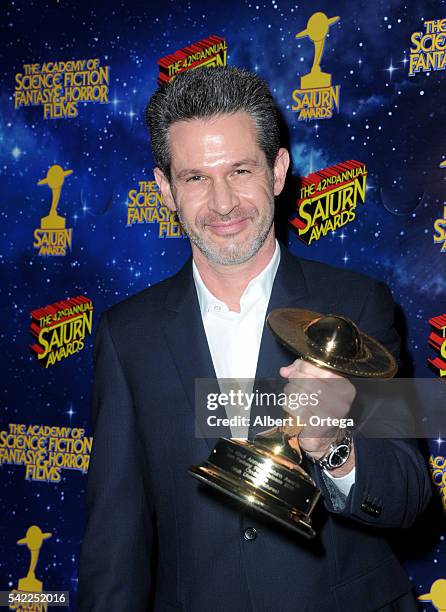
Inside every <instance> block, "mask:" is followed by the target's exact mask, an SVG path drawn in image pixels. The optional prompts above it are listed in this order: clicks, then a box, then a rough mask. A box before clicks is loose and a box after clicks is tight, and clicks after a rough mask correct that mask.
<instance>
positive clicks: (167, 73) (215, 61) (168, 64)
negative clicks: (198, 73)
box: [157, 36, 228, 85]
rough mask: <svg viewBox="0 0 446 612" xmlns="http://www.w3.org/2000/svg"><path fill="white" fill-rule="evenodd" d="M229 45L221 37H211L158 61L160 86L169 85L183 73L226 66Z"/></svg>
mask: <svg viewBox="0 0 446 612" xmlns="http://www.w3.org/2000/svg"><path fill="white" fill-rule="evenodd" d="M227 51H228V45H227V44H226V40H225V39H224V38H222V37H221V36H209V37H208V38H206V39H205V40H200V41H199V42H195V43H193V44H192V45H189V46H188V47H184V48H183V49H179V50H178V51H175V53H170V54H169V55H166V56H165V57H162V58H160V59H159V60H158V62H157V63H158V66H159V76H158V84H159V85H161V84H162V83H168V82H169V81H171V80H172V79H173V78H175V77H176V76H177V75H178V74H180V73H181V72H184V71H185V70H189V69H194V68H202V67H204V66H205V67H206V68H210V67H211V68H213V67H215V66H226V56H227Z"/></svg>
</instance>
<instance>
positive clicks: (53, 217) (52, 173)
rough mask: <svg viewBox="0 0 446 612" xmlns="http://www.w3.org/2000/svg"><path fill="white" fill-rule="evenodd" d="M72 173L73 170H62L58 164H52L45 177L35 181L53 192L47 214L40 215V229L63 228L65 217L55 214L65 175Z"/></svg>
mask: <svg viewBox="0 0 446 612" xmlns="http://www.w3.org/2000/svg"><path fill="white" fill-rule="evenodd" d="M72 173H73V170H64V169H63V168H62V167H61V166H59V165H58V164H54V165H53V166H51V168H49V170H48V172H47V175H46V177H45V178H43V179H42V180H40V181H39V182H38V183H37V184H38V185H48V187H49V188H50V189H51V191H52V194H53V197H52V201H51V209H50V212H49V215H47V216H46V217H42V219H41V221H40V229H45V230H47V229H51V230H56V229H57V230H58V229H65V218H64V217H61V216H60V215H58V214H57V205H58V204H59V200H60V194H61V192H62V186H63V184H64V181H65V177H66V176H69V175H70V174H72Z"/></svg>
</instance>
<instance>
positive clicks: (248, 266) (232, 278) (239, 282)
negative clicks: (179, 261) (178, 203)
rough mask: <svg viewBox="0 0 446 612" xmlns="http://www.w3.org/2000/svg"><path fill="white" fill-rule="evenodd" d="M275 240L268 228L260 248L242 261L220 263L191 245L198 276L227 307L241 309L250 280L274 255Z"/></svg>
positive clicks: (272, 232) (237, 310) (238, 310)
mask: <svg viewBox="0 0 446 612" xmlns="http://www.w3.org/2000/svg"><path fill="white" fill-rule="evenodd" d="M275 248H276V239H275V235H274V228H271V231H270V233H269V234H268V236H267V238H266V240H265V242H264V243H263V245H262V246H261V248H260V249H259V251H258V252H257V253H256V254H255V255H254V256H253V257H251V259H249V260H248V261H245V262H244V263H242V264H234V265H231V266H223V265H220V264H214V263H212V262H210V261H209V260H208V259H206V257H205V256H204V255H203V253H202V252H201V251H200V250H199V249H198V248H197V247H196V246H195V245H194V244H193V245H192V255H193V258H194V262H195V265H196V266H197V268H198V271H199V273H200V276H201V279H202V280H203V283H204V284H205V285H206V287H207V288H208V289H209V291H210V292H211V293H212V294H213V295H215V297H216V298H218V299H219V300H221V301H222V302H224V303H225V304H226V305H227V307H228V308H229V309H230V310H234V311H235V312H240V298H241V296H242V294H243V292H244V291H245V289H246V287H247V286H248V284H249V282H250V281H251V280H252V279H253V278H255V277H256V276H258V275H259V274H260V272H262V270H264V269H265V268H266V266H267V265H268V264H269V262H270V261H271V259H272V256H273V255H274V250H275Z"/></svg>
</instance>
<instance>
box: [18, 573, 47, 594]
mask: <svg viewBox="0 0 446 612" xmlns="http://www.w3.org/2000/svg"><path fill="white" fill-rule="evenodd" d="M42 586H43V582H42V581H41V580H37V578H33V577H32V576H25V578H20V579H19V584H18V590H19V591H27V592H28V591H30V592H31V593H41V592H42Z"/></svg>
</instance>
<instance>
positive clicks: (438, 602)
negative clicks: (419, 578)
mask: <svg viewBox="0 0 446 612" xmlns="http://www.w3.org/2000/svg"><path fill="white" fill-rule="evenodd" d="M418 599H419V601H426V602H429V603H431V604H432V605H433V606H434V607H435V609H436V610H438V612H446V580H445V579H444V578H439V579H438V580H435V582H433V583H432V586H431V590H430V592H429V593H425V594H424V595H420V596H419V597H418Z"/></svg>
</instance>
